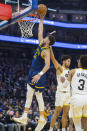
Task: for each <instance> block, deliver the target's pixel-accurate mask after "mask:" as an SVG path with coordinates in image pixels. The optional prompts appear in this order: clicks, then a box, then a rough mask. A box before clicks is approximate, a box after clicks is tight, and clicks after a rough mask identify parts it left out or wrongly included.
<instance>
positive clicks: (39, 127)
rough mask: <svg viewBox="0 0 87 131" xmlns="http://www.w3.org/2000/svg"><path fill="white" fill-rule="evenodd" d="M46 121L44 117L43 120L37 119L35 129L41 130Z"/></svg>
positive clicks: (36, 130)
mask: <svg viewBox="0 0 87 131" xmlns="http://www.w3.org/2000/svg"><path fill="white" fill-rule="evenodd" d="M46 123H47V121H46V120H45V119H44V120H43V121H41V120H38V125H37V127H36V129H35V131H41V130H42V129H43V127H44V126H45V124H46Z"/></svg>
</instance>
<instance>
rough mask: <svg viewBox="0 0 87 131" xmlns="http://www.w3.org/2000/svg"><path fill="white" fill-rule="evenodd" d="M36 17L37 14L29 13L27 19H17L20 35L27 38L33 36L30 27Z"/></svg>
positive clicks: (32, 25)
mask: <svg viewBox="0 0 87 131" xmlns="http://www.w3.org/2000/svg"><path fill="white" fill-rule="evenodd" d="M37 19H38V15H37V14H29V19H27V20H25V19H22V20H19V21H18V25H19V27H20V30H21V35H22V37H24V38H29V37H32V36H33V34H32V29H33V27H34V25H35V22H36V20H37Z"/></svg>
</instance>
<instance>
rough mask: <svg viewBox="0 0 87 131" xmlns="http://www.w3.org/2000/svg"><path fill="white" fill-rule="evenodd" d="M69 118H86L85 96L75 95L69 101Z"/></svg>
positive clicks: (86, 100)
mask: <svg viewBox="0 0 87 131" xmlns="http://www.w3.org/2000/svg"><path fill="white" fill-rule="evenodd" d="M70 115H71V116H70V117H75V118H80V117H82V116H83V117H87V95H80V94H75V95H73V96H72V97H71V100H70Z"/></svg>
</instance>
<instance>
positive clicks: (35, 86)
mask: <svg viewBox="0 0 87 131" xmlns="http://www.w3.org/2000/svg"><path fill="white" fill-rule="evenodd" d="M39 72H40V71H34V70H32V69H31V70H30V71H29V74H28V81H27V83H28V84H29V85H30V86H31V88H33V89H35V91H36V92H37V91H40V92H42V91H44V89H45V87H46V85H47V80H46V74H44V75H42V76H41V78H40V80H39V81H38V82H37V83H35V84H34V83H32V77H33V76H35V75H37V74H38V73H39Z"/></svg>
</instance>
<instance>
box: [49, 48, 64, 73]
mask: <svg viewBox="0 0 87 131" xmlns="http://www.w3.org/2000/svg"><path fill="white" fill-rule="evenodd" d="M50 57H51V60H52V62H53V64H54V66H55V68H56V70H60V72H62V71H63V69H62V66H61V65H60V64H59V63H58V61H57V60H56V59H55V56H54V53H53V50H52V47H50Z"/></svg>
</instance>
